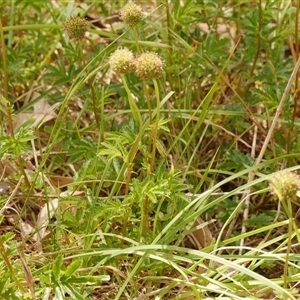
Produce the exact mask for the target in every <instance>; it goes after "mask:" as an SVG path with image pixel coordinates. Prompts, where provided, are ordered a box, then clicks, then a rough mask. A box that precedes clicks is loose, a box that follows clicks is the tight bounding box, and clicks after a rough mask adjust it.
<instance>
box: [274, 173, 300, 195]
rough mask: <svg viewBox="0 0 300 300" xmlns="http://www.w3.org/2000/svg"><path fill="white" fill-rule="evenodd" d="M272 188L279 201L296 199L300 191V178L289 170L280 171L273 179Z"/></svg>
mask: <svg viewBox="0 0 300 300" xmlns="http://www.w3.org/2000/svg"><path fill="white" fill-rule="evenodd" d="M271 188H272V192H273V193H274V194H276V195H277V196H278V198H279V199H281V198H282V199H284V200H286V199H289V198H294V197H295V195H296V193H297V191H298V190H300V176H299V175H298V174H296V173H294V172H291V171H288V170H283V171H279V172H277V173H275V174H274V176H273V178H272V179H271Z"/></svg>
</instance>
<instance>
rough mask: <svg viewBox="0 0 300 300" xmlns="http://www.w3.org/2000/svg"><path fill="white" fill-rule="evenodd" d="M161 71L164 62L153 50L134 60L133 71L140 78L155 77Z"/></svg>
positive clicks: (148, 78)
mask: <svg viewBox="0 0 300 300" xmlns="http://www.w3.org/2000/svg"><path fill="white" fill-rule="evenodd" d="M163 71H164V63H163V61H162V59H161V58H160V57H159V55H157V54H156V53H154V52H145V53H143V54H141V55H140V56H139V57H138V58H137V59H136V61H135V73H136V75H137V76H138V77H140V78H141V79H142V80H150V79H157V78H159V77H160V76H161V75H162V74H163Z"/></svg>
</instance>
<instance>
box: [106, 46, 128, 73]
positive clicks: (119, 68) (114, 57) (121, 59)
mask: <svg viewBox="0 0 300 300" xmlns="http://www.w3.org/2000/svg"><path fill="white" fill-rule="evenodd" d="M133 62H134V55H133V53H132V52H131V51H130V50H129V49H127V48H122V49H118V50H116V51H115V52H114V53H112V54H111V55H110V57H109V64H110V67H111V68H112V69H113V71H115V72H116V73H118V74H122V75H124V74H127V73H130V72H131V71H132V70H133Z"/></svg>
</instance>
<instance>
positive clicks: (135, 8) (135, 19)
mask: <svg viewBox="0 0 300 300" xmlns="http://www.w3.org/2000/svg"><path fill="white" fill-rule="evenodd" d="M120 15H121V18H122V19H123V21H124V23H125V24H126V25H127V26H129V27H134V26H135V25H136V24H137V23H139V22H140V21H141V20H142V18H143V12H142V8H141V7H140V6H139V5H136V4H135V3H133V2H132V1H129V2H128V3H127V4H126V5H125V6H124V7H123V8H122V9H121V11H120Z"/></svg>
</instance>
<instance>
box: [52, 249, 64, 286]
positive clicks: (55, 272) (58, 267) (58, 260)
mask: <svg viewBox="0 0 300 300" xmlns="http://www.w3.org/2000/svg"><path fill="white" fill-rule="evenodd" d="M62 262H63V258H62V255H61V254H59V255H58V256H57V257H56V259H55V261H54V263H53V266H52V274H53V277H54V278H55V279H56V280H57V281H58V280H59V277H60V276H59V275H60V271H61V267H62Z"/></svg>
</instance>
